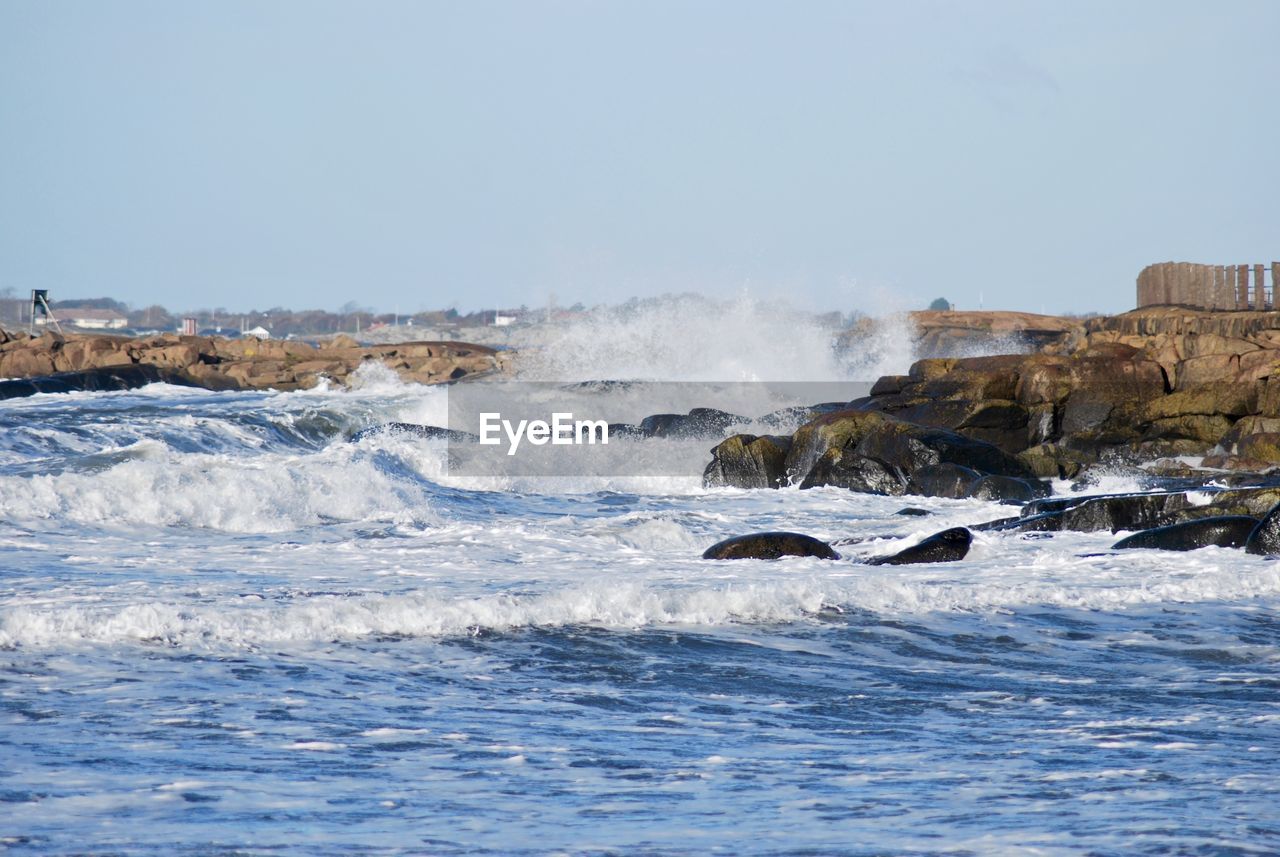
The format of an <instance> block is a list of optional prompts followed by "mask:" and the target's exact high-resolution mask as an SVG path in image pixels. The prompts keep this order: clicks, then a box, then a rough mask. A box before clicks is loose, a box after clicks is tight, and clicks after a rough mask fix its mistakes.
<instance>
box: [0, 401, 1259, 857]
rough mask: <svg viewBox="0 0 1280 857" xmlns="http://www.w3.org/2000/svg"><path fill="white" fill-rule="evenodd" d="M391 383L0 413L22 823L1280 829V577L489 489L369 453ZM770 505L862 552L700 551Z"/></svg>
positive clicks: (989, 834) (867, 526)
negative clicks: (958, 548) (911, 545)
mask: <svg viewBox="0 0 1280 857" xmlns="http://www.w3.org/2000/svg"><path fill="white" fill-rule="evenodd" d="M366 380H367V381H368V383H366V384H365V385H364V386H363V387H361V388H357V389H354V390H350V391H345V390H344V391H339V390H315V391H309V392H302V393H290V394H270V393H238V394H228V393H221V394H215V393H206V392H201V391H192V390H188V389H179V388H172V387H166V386H155V387H150V388H146V389H144V390H140V391H134V392H126V393H106V394H73V395H57V396H36V397H33V398H30V399H24V400H17V401H9V402H4V403H2V404H0V575H2V576H0V850H6V849H7V850H8V851H9V852H11V853H14V854H27V853H40V854H47V853H128V854H156V855H160V854H164V855H168V854H209V853H226V852H237V853H267V852H270V853H297V854H334V855H338V854H344V855H345V854H390V853H420V854H462V853H467V854H473V853H501V854H513V853H516V854H518V853H600V854H607V853H627V854H631V853H691V852H720V853H731V854H738V853H753V854H800V853H804V854H812V853H838V854H965V853H972V854H994V853H1008V854H1086V853H1087V854H1143V853H1145V854H1167V853H1186V854H1251V853H1275V852H1277V851H1280V810H1278V809H1277V807H1280V740H1278V739H1280V564H1278V563H1275V562H1270V561H1267V560H1264V559H1261V558H1259V557H1253V556H1246V555H1244V554H1243V553H1241V552H1239V551H1228V550H1220V549H1216V548H1210V549H1205V550H1200V551H1195V552H1193V553H1189V554H1169V553H1163V552H1157V551H1134V552H1130V553H1123V554H1121V553H1113V552H1109V551H1108V550H1107V548H1108V546H1109V545H1110V544H1111V543H1112V542H1113V541H1114V537H1112V536H1111V535H1110V534H1071V533H1063V534H1053V535H1051V536H1044V535H1043V534H1016V533H990V534H981V533H980V534H977V535H976V537H975V539H976V540H975V544H974V548H973V550H972V552H971V553H970V555H969V557H968V558H967V559H965V560H964V561H963V562H958V563H951V564H945V565H934V566H901V567H895V566H864V565H859V564H857V563H856V562H855V561H854V560H855V559H856V558H858V557H860V556H864V555H869V554H873V553H886V552H889V551H891V550H894V549H895V546H900V545H901V544H902V542H903V540H905V539H911V538H917V537H920V536H922V535H925V534H927V533H930V532H934V531H937V530H940V529H943V528H944V527H947V526H952V525H956V524H970V523H975V522H978V521H982V520H987V519H990V518H995V517H1000V516H1002V515H1004V514H1008V512H1007V511H1004V510H1002V509H1001V508H1000V507H996V506H994V505H991V504H986V503H981V502H977V501H943V500H924V501H919V502H917V501H915V500H913V501H912V503H913V505H923V506H926V507H927V508H928V509H930V510H931V511H932V512H933V514H932V515H931V516H930V517H927V518H905V517H900V516H897V515H895V514H894V513H895V511H896V510H897V509H899V508H900V507H901V506H902V505H904V504H903V502H902V501H901V500H900V499H899V500H895V499H892V498H881V497H870V496H864V495H857V494H852V493H849V492H845V491H841V490H833V489H819V490H813V491H803V492H802V491H799V490H796V489H784V490H780V491H755V492H749V491H738V490H715V491H704V490H703V489H701V488H700V487H699V480H698V478H697V474H696V473H693V474H690V475H689V476H687V477H664V478H660V479H650V480H647V481H646V480H636V479H631V480H622V479H620V480H618V481H616V482H611V481H609V480H599V481H597V482H596V483H594V484H590V483H585V482H583V481H580V480H579V481H573V480H570V481H569V483H568V484H566V485H564V486H562V487H560V488H554V487H552V488H546V489H544V490H535V489H533V488H530V487H528V486H525V487H518V486H501V485H499V486H497V487H498V490H482V489H481V488H480V487H477V486H476V485H474V484H470V483H468V482H466V481H465V480H461V479H455V478H451V477H450V476H449V475H448V473H447V469H446V467H445V465H444V450H443V448H442V446H441V445H440V444H439V443H438V442H434V441H428V440H423V439H419V438H415V437H412V436H406V435H403V434H394V433H388V434H374V435H371V436H369V437H366V438H364V439H362V440H360V441H358V442H354V443H353V442H348V441H347V440H346V438H347V437H348V436H349V435H350V434H351V433H352V432H353V431H355V430H357V429H359V428H363V427H367V426H370V425H376V424H378V423H382V422H387V421H396V420H398V421H405V422H428V423H429V422H439V421H440V420H441V419H442V417H443V414H444V410H445V403H444V399H445V397H446V396H447V393H446V392H445V391H444V390H441V389H427V388H421V387H413V386H402V385H400V384H398V383H395V382H392V381H389V380H386V379H383V380H378V379H377V378H372V379H366ZM635 443H637V444H638V445H639V444H643V443H646V441H636V442H635ZM707 445H708V446H709V445H710V444H707ZM768 529H788V530H798V531H801V532H806V533H810V534H813V535H815V536H819V537H822V538H827V539H839V538H846V539H860V541H857V542H853V543H849V544H846V545H843V546H842V547H841V548H840V549H841V551H842V552H843V553H845V555H846V558H845V559H844V560H841V561H837V562H826V561H821V560H816V559H788V560H782V561H777V562H761V561H740V562H719V563H717V562H710V561H704V560H701V559H699V558H698V557H699V554H700V553H701V551H702V550H703V549H704V548H705V547H707V546H708V545H710V544H711V543H713V542H715V541H718V540H720V539H722V538H724V537H727V536H729V535H734V534H740V533H746V532H752V531H758V530H768Z"/></svg>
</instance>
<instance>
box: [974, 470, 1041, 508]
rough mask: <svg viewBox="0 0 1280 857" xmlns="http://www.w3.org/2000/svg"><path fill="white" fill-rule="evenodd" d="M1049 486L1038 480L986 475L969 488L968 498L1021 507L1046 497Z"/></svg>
mask: <svg viewBox="0 0 1280 857" xmlns="http://www.w3.org/2000/svg"><path fill="white" fill-rule="evenodd" d="M1049 493H1050V489H1049V486H1048V485H1046V484H1045V483H1043V482H1041V481H1040V480H1038V479H1016V478H1014V477H1012V476H996V475H987V476H982V477H980V478H979V479H978V480H977V481H975V482H974V483H973V484H972V485H970V487H969V494H968V496H970V497H973V498H974V499H975V500H992V501H995V502H997V503H1008V504H1013V505H1021V504H1023V503H1030V502H1031V501H1032V500H1036V499H1039V498H1040V497H1047V496H1048V495H1049Z"/></svg>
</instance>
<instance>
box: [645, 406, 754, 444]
mask: <svg viewBox="0 0 1280 857" xmlns="http://www.w3.org/2000/svg"><path fill="white" fill-rule="evenodd" d="M745 422H748V420H747V418H746V417H740V416H737V415H735V414H731V413H728V412H727V411H721V410H717V409H715V408H694V409H693V410H691V411H689V413H687V414H653V415H652V416H648V417H645V418H644V419H643V420H641V421H640V431H641V432H643V433H644V435H645V436H646V437H670V438H679V439H714V438H721V437H724V435H725V432H726V431H727V430H728V429H729V426H732V425H735V424H738V423H745Z"/></svg>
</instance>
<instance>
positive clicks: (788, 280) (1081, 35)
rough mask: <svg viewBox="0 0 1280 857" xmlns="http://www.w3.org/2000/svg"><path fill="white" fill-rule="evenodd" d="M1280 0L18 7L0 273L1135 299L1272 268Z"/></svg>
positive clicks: (76, 283)
mask: <svg viewBox="0 0 1280 857" xmlns="http://www.w3.org/2000/svg"><path fill="white" fill-rule="evenodd" d="M1278 38H1280V2H1273V0H1267V2H1215V3H1210V2H1207V0H1205V2H1194V3H1184V2H1116V0H1112V2H1102V3H1087V2H1078V0H1072V2H1062V3H1044V2H995V0H990V2H976V0H975V2H968V3H945V2H892V3H890V2H876V3H862V2H834V3H824V2H796V3H782V2H777V3H743V2H671V3H663V2H633V3H625V4H624V3H610V2H576V1H575V0H563V2H533V0H525V2H452V3H435V2H367V3H355V2H340V3H338V2H318V1H317V0H301V2H294V0H266V2H263V0H254V2H240V0H218V2H175V0H156V2H135V0H115V2H100V0H94V2H60V0H30V2H28V0H0V289H3V288H7V287H8V288H14V289H15V290H18V291H19V292H22V291H25V290H26V289H28V288H31V287H47V288H50V289H52V290H53V294H54V297H55V298H64V299H66V298H71V297H77V296H84V297H88V296H97V295H110V296H114V297H117V298H121V299H123V300H127V301H129V302H131V303H133V304H135V305H143V304H147V303H151V302H160V303H163V304H166V305H168V306H170V307H171V308H175V309H176V308H193V307H197V306H219V305H220V306H225V307H228V308H237V309H238V308H248V307H250V306H257V307H268V306H273V305H285V306H292V307H295V308H301V307H324V308H336V307H338V306H339V305H341V304H343V303H344V302H346V301H348V300H352V299H354V300H356V301H358V302H360V303H362V304H365V305H369V306H373V307H376V308H379V309H383V310H388V311H389V310H391V309H393V308H395V307H397V306H398V307H399V308H400V309H401V310H402V311H408V310H417V309H422V308H432V307H441V306H448V305H451V304H452V305H457V306H458V307H459V308H461V309H474V308H479V307H484V306H492V305H494V304H502V305H518V304H522V303H526V304H529V305H541V304H544V303H545V302H546V301H547V299H548V295H549V294H552V293H554V294H555V295H556V297H557V299H558V300H559V302H560V303H561V304H569V303H573V302H575V301H579V300H581V301H584V302H587V303H594V302H597V301H602V300H609V301H614V300H621V299H624V298H626V297H628V296H631V295H651V294H658V293H662V292H671V291H699V292H704V293H707V294H722V295H732V294H738V293H740V292H742V291H743V290H746V291H747V292H748V293H750V294H752V295H756V296H759V297H775V296H779V295H783V296H788V297H790V298H791V299H792V300H793V301H794V302H795V303H797V304H799V305H801V306H808V307H813V308H832V309H836V308H838V309H844V310H849V309H855V308H862V309H875V308H876V307H878V306H884V305H888V304H893V303H895V302H896V303H897V304H899V305H901V306H905V307H914V306H918V305H923V304H924V303H927V302H928V301H929V300H931V299H932V298H934V297H937V296H939V295H943V296H946V297H948V298H950V299H951V300H952V301H954V302H956V303H957V304H958V305H959V306H960V307H961V308H975V307H977V305H978V303H979V300H980V299H981V300H982V301H983V302H984V303H985V305H986V306H987V307H988V308H993V307H994V308H1008V309H1022V310H1030V311H1041V310H1045V311H1048V312H1059V311H1086V310H1103V311H1120V310H1125V309H1128V308H1130V307H1131V306H1132V303H1133V299H1134V288H1133V280H1134V277H1135V275H1136V274H1137V272H1138V270H1139V269H1140V268H1141V267H1142V266H1143V265H1145V264H1147V263H1149V262H1155V261H1162V260H1165V259H1185V260H1190V261H1201V262H1213V263H1235V262H1246V261H1247V262H1270V261H1271V260H1272V259H1273V258H1276V257H1278V256H1280V192H1278V191H1280V146H1278V145H1277V138H1278V136H1280V118H1277V117H1278V116H1280V110H1278V109H1277V105H1280V41H1277V39H1278Z"/></svg>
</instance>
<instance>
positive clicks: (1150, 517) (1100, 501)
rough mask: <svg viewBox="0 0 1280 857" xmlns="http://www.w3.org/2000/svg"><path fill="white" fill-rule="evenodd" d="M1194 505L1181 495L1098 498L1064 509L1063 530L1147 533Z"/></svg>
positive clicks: (1136, 495) (1185, 496)
mask: <svg viewBox="0 0 1280 857" xmlns="http://www.w3.org/2000/svg"><path fill="white" fill-rule="evenodd" d="M1190 505H1191V502H1190V501H1189V500H1188V499H1187V495H1186V494H1184V493H1180V492H1179V493H1168V494H1129V495H1120V496H1113V497H1095V498H1092V499H1086V500H1085V501H1084V502H1082V503H1079V504H1078V505H1073V506H1070V507H1069V508H1066V509H1064V510H1063V511H1062V518H1061V521H1062V525H1061V528H1062V529H1064V530H1075V531H1078V532H1084V533H1092V532H1098V531H1100V530H1109V531H1110V532H1113V533H1118V532H1120V531H1121V530H1147V529H1150V528H1152V527H1159V526H1163V525H1165V524H1168V523H1171V522H1173V520H1174V519H1173V517H1172V516H1173V514H1174V513H1176V512H1178V511H1181V510H1183V509H1186V508H1188V507H1189V506H1190ZM1024 511H1025V508H1024Z"/></svg>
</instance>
